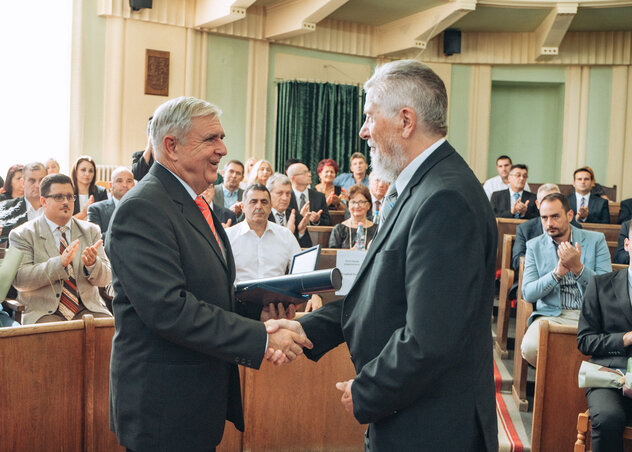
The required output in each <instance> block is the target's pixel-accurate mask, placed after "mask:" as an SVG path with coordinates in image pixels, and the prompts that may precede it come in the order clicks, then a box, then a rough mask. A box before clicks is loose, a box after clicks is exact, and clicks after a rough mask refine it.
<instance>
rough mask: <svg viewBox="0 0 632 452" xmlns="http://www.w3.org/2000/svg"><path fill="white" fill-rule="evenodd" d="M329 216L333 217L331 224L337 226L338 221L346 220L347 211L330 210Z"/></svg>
mask: <svg viewBox="0 0 632 452" xmlns="http://www.w3.org/2000/svg"><path fill="white" fill-rule="evenodd" d="M329 218H331V225H332V226H336V225H337V224H338V223H342V222H343V221H345V211H344V210H330V211H329Z"/></svg>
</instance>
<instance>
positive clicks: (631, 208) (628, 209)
mask: <svg viewBox="0 0 632 452" xmlns="http://www.w3.org/2000/svg"><path fill="white" fill-rule="evenodd" d="M631 219H632V198H629V199H624V200H623V201H621V210H619V219H618V220H617V223H619V224H621V223H623V222H624V221H628V220H631Z"/></svg>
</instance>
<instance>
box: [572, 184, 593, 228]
mask: <svg viewBox="0 0 632 452" xmlns="http://www.w3.org/2000/svg"><path fill="white" fill-rule="evenodd" d="M589 198H590V193H588V194H587V195H584V196H582V195H580V194H579V193H577V192H575V201H577V212H575V214H578V213H579V208H580V206H581V205H582V199H583V200H584V207H586V208H588V199H589ZM578 221H579V222H580V223H583V222H584V221H586V218H584V219H582V220H580V219H578Z"/></svg>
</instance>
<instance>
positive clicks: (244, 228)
mask: <svg viewBox="0 0 632 452" xmlns="http://www.w3.org/2000/svg"><path fill="white" fill-rule="evenodd" d="M272 224H275V225H276V223H273V222H272V221H268V222H266V229H265V231H263V234H265V233H266V232H268V231H270V232H272V233H274V228H272V227H271V226H270V225H272ZM233 227H235V228H238V229H237V234H236V235H237V236H240V235H244V234H248V233H249V232H250V231H252V232H253V234H256V232H255V231H254V230H253V229H252V228H251V227H250V225H249V224H248V220H244V221H241V222H239V223H237V224H236V225H235V226H233ZM263 234H262V236H263Z"/></svg>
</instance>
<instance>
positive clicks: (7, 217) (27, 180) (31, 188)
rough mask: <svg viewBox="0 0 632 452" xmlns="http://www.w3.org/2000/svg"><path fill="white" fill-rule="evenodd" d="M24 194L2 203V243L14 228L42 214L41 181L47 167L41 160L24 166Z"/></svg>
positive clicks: (0, 235) (0, 218)
mask: <svg viewBox="0 0 632 452" xmlns="http://www.w3.org/2000/svg"><path fill="white" fill-rule="evenodd" d="M22 174H23V179H24V195H23V196H20V197H18V198H14V199H9V200H7V201H4V202H2V203H0V226H1V227H2V233H1V234H0V244H1V243H4V242H6V240H7V238H8V237H9V233H10V232H11V230H12V229H14V228H16V227H18V226H19V225H21V224H24V223H26V222H27V221H29V220H34V219H35V218H37V217H39V216H40V215H42V213H43V210H42V208H41V204H40V181H41V180H42V179H43V178H44V177H45V176H46V167H45V166H44V165H43V164H42V163H40V162H31V163H29V164H27V165H25V166H24V170H23V173H22Z"/></svg>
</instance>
